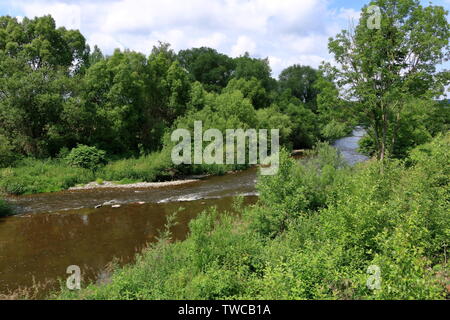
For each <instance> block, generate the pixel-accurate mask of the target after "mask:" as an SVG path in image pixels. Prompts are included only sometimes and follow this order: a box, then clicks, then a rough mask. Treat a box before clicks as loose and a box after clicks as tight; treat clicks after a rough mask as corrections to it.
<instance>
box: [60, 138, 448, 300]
mask: <svg viewBox="0 0 450 320" xmlns="http://www.w3.org/2000/svg"><path fill="white" fill-rule="evenodd" d="M449 144H450V135H449V134H447V135H444V136H440V137H438V138H436V139H434V140H433V141H432V142H431V143H429V144H426V145H424V146H420V147H418V148H416V149H415V150H414V151H412V152H411V156H410V159H408V163H409V166H404V165H403V163H402V162H400V161H394V160H392V161H387V162H384V163H381V162H378V161H371V162H368V163H364V164H361V165H359V166H357V167H355V168H346V167H342V162H341V160H340V158H339V156H338V155H337V154H336V152H334V151H333V150H332V149H331V148H330V147H328V146H326V145H319V146H318V147H317V148H316V151H315V152H314V154H315V155H316V156H315V157H314V158H312V160H310V161H303V162H302V163H300V164H297V163H296V162H295V161H294V160H292V159H291V158H289V156H288V154H287V153H286V152H283V153H282V161H281V167H280V170H279V173H278V175H276V176H273V177H265V178H263V179H261V182H260V183H259V190H260V192H261V201H260V202H259V203H258V204H256V205H255V206H253V207H247V208H240V209H239V210H240V211H241V212H242V215H241V217H240V218H239V217H236V216H233V215H230V214H223V215H222V214H221V215H219V214H218V212H217V211H216V210H214V209H212V210H208V211H207V212H205V213H203V214H202V215H200V216H199V217H198V218H197V219H194V220H192V221H191V223H190V234H189V236H188V238H187V240H185V241H183V242H175V243H170V242H169V241H167V240H164V239H162V240H160V241H159V242H158V243H157V244H155V245H153V246H152V247H151V248H149V249H147V250H145V251H144V252H143V253H142V254H140V255H139V256H138V257H137V262H136V263H135V264H133V265H129V266H126V267H123V268H118V269H117V270H116V271H115V272H114V274H113V276H112V281H111V283H109V284H107V285H103V286H96V285H89V286H88V287H87V288H86V289H83V290H82V291H81V292H76V293H74V292H69V291H67V290H64V291H63V292H62V293H59V294H57V295H56V296H55V297H56V298H58V299H68V298H76V299H79V298H82V299H358V300H359V299H365V300H367V299H445V298H446V297H447V298H448V292H447V291H446V288H445V286H446V285H447V283H446V280H445V277H446V275H447V277H448V273H449V272H450V269H449V267H448V262H447V260H446V257H447V255H448V253H447V248H448V239H449V230H450V219H449V212H450V210H449V209H450V207H449V202H448V199H449V190H450V188H449V183H450V171H449V168H450V166H449V165H448V164H449V160H450V159H449V153H448V149H449V147H450V145H449ZM318 192H319V193H320V194H319V195H317V193H318ZM237 207H238V208H239V206H237ZM273 212H276V214H278V215H279V216H278V217H277V216H276V214H273ZM279 217H283V218H282V219H280V218H279ZM264 219H265V220H264ZM263 221H267V222H266V223H263ZM255 227H256V228H255ZM255 231H256V232H255ZM373 265H375V266H378V267H379V268H380V272H381V274H380V275H381V278H380V280H381V282H380V287H379V288H378V289H369V288H368V287H367V281H368V279H369V276H370V274H368V273H367V270H368V267H369V266H373Z"/></svg>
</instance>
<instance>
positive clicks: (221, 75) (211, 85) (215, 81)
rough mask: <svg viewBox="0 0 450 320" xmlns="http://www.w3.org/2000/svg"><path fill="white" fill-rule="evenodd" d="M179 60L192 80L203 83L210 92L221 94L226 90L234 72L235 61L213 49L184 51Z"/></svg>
mask: <svg viewBox="0 0 450 320" xmlns="http://www.w3.org/2000/svg"><path fill="white" fill-rule="evenodd" d="M178 59H179V60H180V64H181V66H182V67H183V68H185V69H186V70H187V71H188V72H189V74H190V75H191V78H192V79H193V80H195V81H199V82H201V83H202V84H203V85H204V87H205V89H206V90H208V91H216V92H219V91H220V90H222V89H223V88H225V87H226V86H227V84H228V81H229V80H230V77H231V75H232V73H233V71H234V67H235V65H234V61H233V59H231V58H230V57H228V56H226V55H224V54H221V53H218V52H217V51H216V50H214V49H211V48H206V47H202V48H193V49H189V50H182V51H180V52H179V53H178Z"/></svg>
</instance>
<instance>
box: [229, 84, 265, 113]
mask: <svg viewBox="0 0 450 320" xmlns="http://www.w3.org/2000/svg"><path fill="white" fill-rule="evenodd" d="M235 90H239V91H241V92H242V94H243V95H244V97H245V98H248V99H249V100H250V101H251V102H252V104H253V106H254V107H255V109H262V108H267V107H269V106H270V103H271V97H270V96H269V93H268V92H267V91H266V89H264V87H263V86H262V84H261V81H260V80H258V79H256V78H255V77H252V78H251V79H249V80H247V79H244V78H241V79H231V80H230V82H228V85H227V87H226V88H225V89H224V90H223V92H229V91H235Z"/></svg>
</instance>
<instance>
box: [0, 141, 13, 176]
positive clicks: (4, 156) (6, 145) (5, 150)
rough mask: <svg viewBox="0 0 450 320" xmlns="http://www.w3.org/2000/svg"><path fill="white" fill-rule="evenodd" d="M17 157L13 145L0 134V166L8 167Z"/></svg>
mask: <svg viewBox="0 0 450 320" xmlns="http://www.w3.org/2000/svg"><path fill="white" fill-rule="evenodd" d="M16 159H17V154H16V153H15V152H14V149H13V146H12V145H11V143H10V142H9V141H8V140H7V139H6V137H5V136H3V135H0V168H4V167H8V166H10V165H12V164H13V163H14V161H15V160H16Z"/></svg>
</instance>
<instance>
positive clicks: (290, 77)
mask: <svg viewBox="0 0 450 320" xmlns="http://www.w3.org/2000/svg"><path fill="white" fill-rule="evenodd" d="M317 79H318V71H317V70H315V69H313V68H311V67H309V66H301V65H298V64H295V65H293V66H291V67H288V68H286V69H284V70H283V71H282V72H281V74H280V77H279V85H280V88H281V89H282V90H290V91H291V93H292V95H293V96H294V97H296V98H298V99H299V100H300V101H301V102H303V103H304V104H306V105H307V106H308V107H309V108H310V109H311V110H312V111H316V109H317V103H316V97H317V93H318V91H317V88H316V87H315V86H314V84H315V82H316V81H317Z"/></svg>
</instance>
